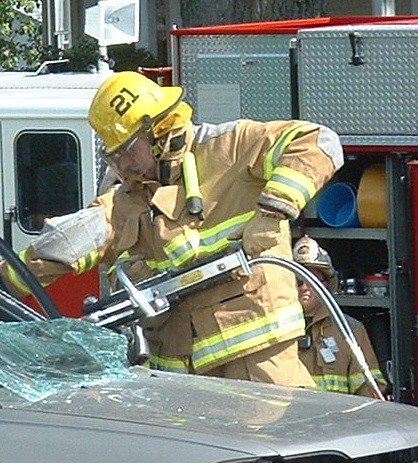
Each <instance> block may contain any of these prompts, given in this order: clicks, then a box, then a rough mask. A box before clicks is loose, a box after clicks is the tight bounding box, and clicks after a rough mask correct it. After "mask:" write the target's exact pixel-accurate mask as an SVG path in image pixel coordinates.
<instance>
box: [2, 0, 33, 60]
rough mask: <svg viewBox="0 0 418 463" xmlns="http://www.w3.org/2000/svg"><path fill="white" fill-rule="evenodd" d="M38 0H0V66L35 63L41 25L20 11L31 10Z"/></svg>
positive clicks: (29, 11) (31, 11)
mask: <svg viewBox="0 0 418 463" xmlns="http://www.w3.org/2000/svg"><path fill="white" fill-rule="evenodd" d="M38 4H39V0H38V1H37V0H1V8H0V66H2V67H3V68H4V69H20V68H21V66H22V63H23V62H26V63H27V64H28V65H29V66H31V65H37V64H39V57H40V53H41V40H42V25H41V23H40V22H38V21H36V20H34V19H33V18H31V17H30V16H27V15H25V14H23V13H21V12H18V11H17V10H16V9H17V8H19V9H20V11H23V12H24V13H27V14H30V13H33V12H34V10H35V7H36V6H37V5H38Z"/></svg>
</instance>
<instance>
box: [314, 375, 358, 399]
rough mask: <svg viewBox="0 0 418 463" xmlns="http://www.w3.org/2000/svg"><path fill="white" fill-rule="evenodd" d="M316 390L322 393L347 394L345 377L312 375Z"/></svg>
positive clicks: (347, 388) (348, 390)
mask: <svg viewBox="0 0 418 463" xmlns="http://www.w3.org/2000/svg"><path fill="white" fill-rule="evenodd" d="M312 378H313V380H314V381H315V383H316V385H317V386H318V388H319V389H320V390H322V391H330V392H342V393H344V394H349V392H350V389H349V387H348V380H347V377H346V376H342V375H313V376H312Z"/></svg>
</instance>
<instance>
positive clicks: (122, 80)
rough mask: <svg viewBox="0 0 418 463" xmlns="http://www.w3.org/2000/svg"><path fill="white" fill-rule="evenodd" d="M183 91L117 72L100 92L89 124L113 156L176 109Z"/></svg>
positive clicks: (95, 97) (94, 103) (94, 102)
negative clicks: (136, 136)
mask: <svg viewBox="0 0 418 463" xmlns="http://www.w3.org/2000/svg"><path fill="white" fill-rule="evenodd" d="M182 96H183V89H182V88H181V87H160V86H159V85H158V84H157V83H155V82H154V81H152V80H150V79H148V78H147V77H145V76H144V75H142V74H140V73H138V72H134V71H124V72H117V73H115V74H113V75H112V76H110V77H109V78H108V79H107V80H106V81H105V82H104V83H103V84H102V85H101V86H100V87H99V89H98V90H97V92H96V95H95V96H94V98H93V101H92V104H91V106H90V110H89V116H88V118H89V122H90V124H91V126H92V127H93V128H94V129H95V130H96V132H97V133H98V134H99V136H100V137H101V138H102V139H103V141H104V143H105V145H106V152H107V153H113V152H115V151H116V150H117V149H118V148H120V147H121V146H122V145H123V144H125V143H127V142H129V140H130V139H131V138H132V137H133V136H135V134H136V133H137V132H138V131H142V132H146V131H148V130H150V128H151V124H152V123H153V122H154V121H155V120H158V119H159V118H161V117H163V116H164V115H165V114H167V113H168V112H169V111H170V110H171V109H172V108H174V107H175V106H177V105H178V104H179V103H180V101H181V98H182Z"/></svg>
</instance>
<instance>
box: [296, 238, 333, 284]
mask: <svg viewBox="0 0 418 463" xmlns="http://www.w3.org/2000/svg"><path fill="white" fill-rule="evenodd" d="M293 259H294V260H295V262H298V263H299V264H302V265H303V266H304V267H307V268H316V269H318V270H320V271H321V272H322V273H323V274H324V276H325V277H326V278H327V279H328V281H329V282H330V290H331V292H334V291H336V290H337V287H338V274H337V271H336V270H335V268H334V265H333V264H332V261H331V257H330V256H329V254H328V252H327V251H325V249H323V248H321V247H320V246H319V244H318V242H317V241H315V240H314V239H312V238H311V237H310V236H307V235H305V236H303V237H302V238H300V239H299V240H298V241H297V242H296V243H295V245H294V246H293Z"/></svg>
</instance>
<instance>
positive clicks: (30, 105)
mask: <svg viewBox="0 0 418 463" xmlns="http://www.w3.org/2000/svg"><path fill="white" fill-rule="evenodd" d="M108 75H109V74H108V72H104V73H95V74H90V73H61V74H54V73H48V74H42V73H16V72H14V73H8V72H5V73H0V163H1V177H0V198H1V208H2V220H1V221H0V235H1V236H3V237H4V239H5V240H6V241H7V242H9V243H11V244H12V247H13V249H14V250H15V251H19V250H20V249H22V248H24V247H26V246H27V245H28V244H29V242H30V241H31V239H32V238H33V237H34V235H36V234H37V233H39V230H40V229H41V227H42V223H43V219H44V218H45V217H50V216H56V215H63V214H66V213H70V212H74V211H76V210H78V209H80V208H81V207H85V206H86V205H87V204H88V203H89V202H90V201H91V200H92V199H93V198H94V196H95V195H96V192H97V187H96V186H97V181H98V177H99V175H100V174H99V172H98V170H99V167H98V166H99V163H98V162H97V155H96V151H97V141H96V136H95V133H94V131H93V130H92V129H91V127H90V125H89V123H88V121H87V114H88V109H89V106H90V103H91V100H92V97H93V95H94V93H95V91H96V89H97V88H98V86H99V85H100V83H101V82H102V81H103V80H104V79H105V78H106V77H108Z"/></svg>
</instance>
